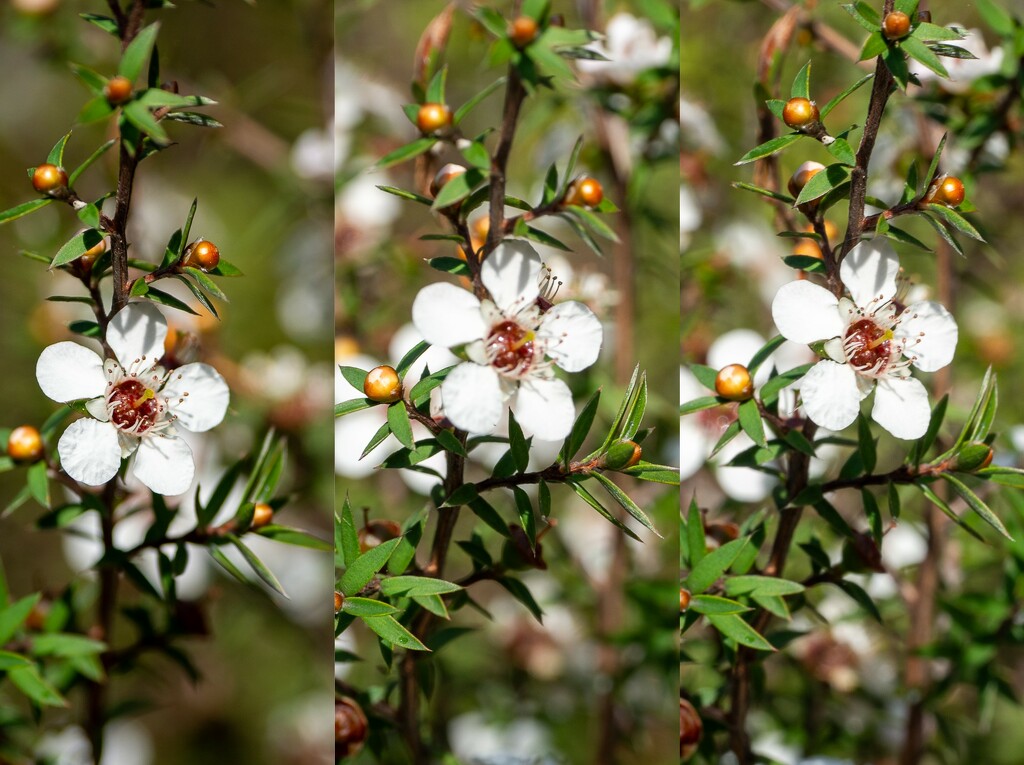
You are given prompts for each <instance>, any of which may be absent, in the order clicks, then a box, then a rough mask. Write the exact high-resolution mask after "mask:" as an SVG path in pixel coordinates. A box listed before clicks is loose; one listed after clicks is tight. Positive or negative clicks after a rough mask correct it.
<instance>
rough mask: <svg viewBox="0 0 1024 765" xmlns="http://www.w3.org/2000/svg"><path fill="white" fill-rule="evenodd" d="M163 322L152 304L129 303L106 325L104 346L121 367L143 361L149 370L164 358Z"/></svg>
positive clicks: (162, 318) (164, 324) (164, 325)
mask: <svg viewBox="0 0 1024 765" xmlns="http://www.w3.org/2000/svg"><path fill="white" fill-rule="evenodd" d="M166 337H167V320H166V319H165V318H164V315H163V314H162V313H160V310H159V309H158V308H157V307H156V306H155V305H153V304H152V303H129V304H128V305H126V306H125V307H124V308H122V309H121V310H120V311H119V312H118V313H117V314H115V315H114V318H113V319H111V320H110V324H109V325H107V343H108V344H109V345H110V348H111V350H112V351H114V355H115V356H117V360H118V361H119V362H121V366H123V367H127V366H129V365H130V364H132V363H134V362H135V361H137V360H142V359H145V360H146V362H148V363H145V364H142V365H141V368H142V369H149V368H150V367H151V366H153V364H155V363H156V362H157V360H158V359H159V358H160V357H161V356H163V355H164V338H166Z"/></svg>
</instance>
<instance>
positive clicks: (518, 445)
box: [508, 409, 530, 473]
mask: <svg viewBox="0 0 1024 765" xmlns="http://www.w3.org/2000/svg"><path fill="white" fill-rule="evenodd" d="M508 442H509V447H510V449H511V450H512V461H513V462H514V463H515V466H516V472H517V473H525V472H526V468H527V466H529V464H530V443H529V441H527V439H526V436H524V435H523V429H522V428H521V427H520V426H519V423H518V422H517V421H516V416H515V414H514V413H513V412H512V410H511V409H510V410H509V412H508Z"/></svg>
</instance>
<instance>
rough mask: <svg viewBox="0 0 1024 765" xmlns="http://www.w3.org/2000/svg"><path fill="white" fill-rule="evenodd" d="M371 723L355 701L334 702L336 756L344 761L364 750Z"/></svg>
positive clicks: (342, 699) (343, 699)
mask: <svg viewBox="0 0 1024 765" xmlns="http://www.w3.org/2000/svg"><path fill="white" fill-rule="evenodd" d="M368 728H369V723H368V722H367V720H366V715H365V714H364V713H363V710H362V708H361V707H360V706H359V704H357V703H356V701H355V699H350V698H349V697H348V696H342V697H341V698H340V699H335V700H334V756H335V757H337V758H341V759H344V758H345V757H351V756H352V755H354V754H356V753H357V752H358V751H359V750H360V749H362V748H363V742H364V741H366V734H367V732H368Z"/></svg>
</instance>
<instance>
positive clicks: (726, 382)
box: [715, 364, 754, 401]
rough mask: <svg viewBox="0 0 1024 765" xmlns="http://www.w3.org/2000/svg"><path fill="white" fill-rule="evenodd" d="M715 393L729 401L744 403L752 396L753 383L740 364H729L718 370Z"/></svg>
mask: <svg viewBox="0 0 1024 765" xmlns="http://www.w3.org/2000/svg"><path fill="white" fill-rule="evenodd" d="M715 392H716V393H717V394H718V395H719V396H721V397H722V398H727V399H729V400H730V401H746V400H748V399H750V398H752V397H753V396H754V381H753V380H752V379H751V378H750V372H748V371H747V368H746V367H745V366H743V365H742V364H729V365H728V366H725V367H722V368H721V369H720V370H718V376H717V377H715Z"/></svg>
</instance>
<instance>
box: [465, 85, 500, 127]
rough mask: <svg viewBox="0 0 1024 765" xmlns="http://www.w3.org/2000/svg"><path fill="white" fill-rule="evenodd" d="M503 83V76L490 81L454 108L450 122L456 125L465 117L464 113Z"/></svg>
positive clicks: (468, 111)
mask: <svg viewBox="0 0 1024 765" xmlns="http://www.w3.org/2000/svg"><path fill="white" fill-rule="evenodd" d="M504 84H505V78H504V77H499V78H498V79H497V80H495V81H494V82H492V83H491V84H490V85H488V86H487V87H486V88H484V89H483V90H481V91H480V92H479V93H477V94H476V95H475V96H473V97H472V98H470V99H469V100H468V101H466V103H464V104H463V105H462V106H460V107H459V108H458V109H456V110H455V113H454V114H453V115H452V124H453V125H458V124H459V123H460V122H462V120H463V119H465V118H466V115H467V114H469V113H470V112H471V111H473V109H475V108H476V107H477V106H478V105H479V104H480V102H481V101H483V100H484V99H485V98H487V96H489V95H491V93H493V92H494V91H496V90H497V89H498V88H500V87H501V86H502V85H504Z"/></svg>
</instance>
